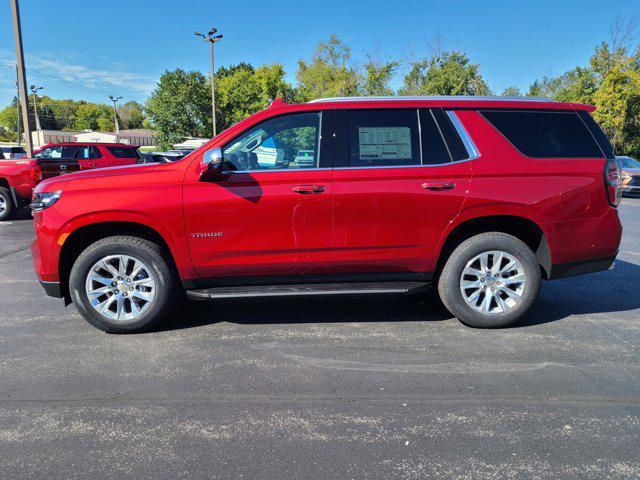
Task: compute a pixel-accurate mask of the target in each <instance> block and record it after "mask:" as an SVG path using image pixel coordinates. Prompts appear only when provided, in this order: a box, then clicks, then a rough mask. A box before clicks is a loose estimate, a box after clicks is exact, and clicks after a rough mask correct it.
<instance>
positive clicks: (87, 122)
mask: <svg viewBox="0 0 640 480" xmlns="http://www.w3.org/2000/svg"><path fill="white" fill-rule="evenodd" d="M29 101H30V109H29V117H30V120H31V125H32V126H33V127H32V128H35V113H34V109H33V105H34V98H33V95H30V96H29ZM36 101H37V108H38V119H39V120H40V126H41V127H42V129H43V130H89V129H90V130H100V131H105V132H112V131H113V130H114V129H115V125H114V118H113V107H112V106H110V105H107V104H101V103H92V102H86V101H84V100H70V99H67V100H58V99H54V98H51V97H49V96H47V95H43V96H40V95H39V96H38V98H37V99H36ZM118 122H119V125H120V128H143V127H144V126H145V114H144V106H143V105H142V104H140V103H138V102H135V101H128V102H126V103H124V104H122V105H120V106H119V108H118ZM17 125H18V99H17V98H15V97H14V99H13V101H12V102H11V104H10V105H9V106H7V107H5V108H4V109H2V110H0V126H2V127H4V128H5V131H4V132H0V138H2V137H3V136H4V137H5V139H6V140H9V139H11V140H15V138H16V130H17ZM147 125H148V124H147ZM148 126H149V125H148Z"/></svg>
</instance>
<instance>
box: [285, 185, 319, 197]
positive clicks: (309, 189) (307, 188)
mask: <svg viewBox="0 0 640 480" xmlns="http://www.w3.org/2000/svg"><path fill="white" fill-rule="evenodd" d="M325 190H326V188H325V186H324V185H294V186H293V187H291V191H292V192H294V193H300V194H302V195H307V194H309V193H322V192H324V191H325Z"/></svg>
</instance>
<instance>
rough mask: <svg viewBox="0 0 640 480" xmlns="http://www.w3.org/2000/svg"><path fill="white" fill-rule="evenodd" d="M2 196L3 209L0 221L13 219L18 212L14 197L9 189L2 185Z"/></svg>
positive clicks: (0, 193)
mask: <svg viewBox="0 0 640 480" xmlns="http://www.w3.org/2000/svg"><path fill="white" fill-rule="evenodd" d="M0 197H2V200H1V201H2V205H4V209H3V211H0V222H4V221H5V220H11V219H12V218H13V216H14V215H15V213H16V210H17V209H16V206H15V205H14V204H13V197H12V196H11V192H10V191H9V189H7V188H4V187H0Z"/></svg>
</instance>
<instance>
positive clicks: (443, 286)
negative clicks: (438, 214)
mask: <svg viewBox="0 0 640 480" xmlns="http://www.w3.org/2000/svg"><path fill="white" fill-rule="evenodd" d="M494 250H499V251H503V252H506V253H508V254H509V255H511V256H513V257H514V258H516V259H517V260H518V261H519V262H520V263H521V264H522V266H523V268H524V271H525V274H526V283H525V284H524V289H523V291H522V295H521V299H520V302H519V303H518V304H517V305H515V306H514V307H513V308H511V309H510V310H507V311H506V312H502V313H491V314H486V313H482V312H479V311H477V310H475V309H473V308H472V307H471V306H469V305H468V304H467V302H466V301H465V299H464V298H463V295H462V292H461V291H460V279H461V278H462V272H463V270H464V269H465V267H466V265H467V262H469V261H471V260H472V259H473V258H474V257H475V256H477V255H480V254H481V253H483V252H488V251H494ZM540 283H541V272H540V265H539V264H538V261H537V259H536V257H535V255H534V253H533V252H532V251H531V249H530V248H529V247H528V246H527V245H526V244H525V243H524V242H522V241H521V240H519V239H517V238H516V237H513V236H511V235H507V234H505V233H499V232H488V233H482V234H480V235H476V236H474V237H471V238H469V239H467V240H465V241H464V242H462V243H461V244H460V245H459V246H458V247H457V248H456V249H455V250H454V251H453V253H452V254H451V256H450V257H449V258H448V259H447V262H446V264H445V266H444V268H443V269H442V273H441V275H440V278H439V281H438V292H439V293H440V298H441V299H442V303H444V305H445V307H446V308H447V310H449V311H450V312H451V313H452V314H453V315H454V316H455V317H456V318H457V319H458V320H460V321H461V322H462V323H464V324H465V325H468V326H470V327H477V328H501V327H507V326H509V325H512V324H513V323H515V322H517V321H518V320H519V319H520V318H522V317H523V316H524V315H526V313H527V312H528V311H529V310H530V309H531V307H532V306H533V304H534V302H535V300H536V298H537V296H538V293H539V291H540Z"/></svg>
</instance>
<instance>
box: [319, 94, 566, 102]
mask: <svg viewBox="0 0 640 480" xmlns="http://www.w3.org/2000/svg"><path fill="white" fill-rule="evenodd" d="M375 100H380V101H395V102H397V101H427V100H432V101H433V100H453V101H463V102H474V101H475V102H478V101H495V102H553V101H555V100H552V99H550V98H538V97H499V96H476V95H416V96H401V95H398V96H365V97H329V98H318V99H316V100H312V101H310V102H309V103H329V102H369V101H375Z"/></svg>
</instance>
